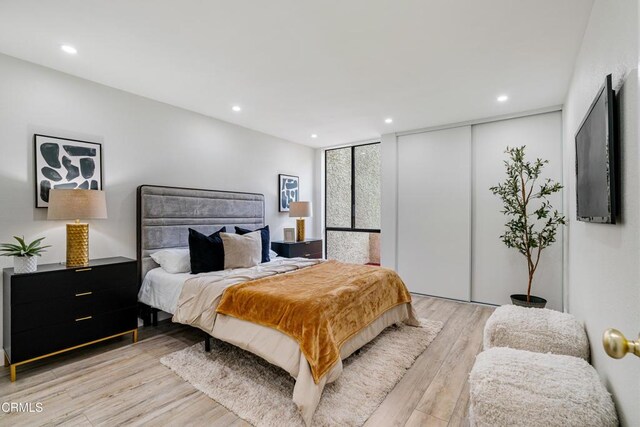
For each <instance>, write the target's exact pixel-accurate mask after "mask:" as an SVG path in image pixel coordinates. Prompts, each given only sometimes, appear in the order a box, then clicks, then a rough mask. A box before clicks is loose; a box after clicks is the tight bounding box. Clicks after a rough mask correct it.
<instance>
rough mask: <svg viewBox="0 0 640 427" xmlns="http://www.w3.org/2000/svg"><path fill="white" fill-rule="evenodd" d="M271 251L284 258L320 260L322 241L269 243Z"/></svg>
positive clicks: (306, 240) (307, 240)
mask: <svg viewBox="0 0 640 427" xmlns="http://www.w3.org/2000/svg"><path fill="white" fill-rule="evenodd" d="M271 249H272V250H274V251H276V252H277V253H278V255H280V256H281V257H285V258H322V239H305V240H303V241H302V242H283V241H281V240H280V241H275V242H271Z"/></svg>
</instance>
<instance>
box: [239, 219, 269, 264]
mask: <svg viewBox="0 0 640 427" xmlns="http://www.w3.org/2000/svg"><path fill="white" fill-rule="evenodd" d="M254 231H259V232H260V237H262V261H260V262H269V261H271V258H270V257H269V249H271V248H270V247H269V244H270V243H271V238H270V237H269V226H268V225H265V226H264V227H262V228H258V229H257V230H247V229H246V228H241V227H236V234H239V235H241V236H242V235H244V234H247V233H253V232H254Z"/></svg>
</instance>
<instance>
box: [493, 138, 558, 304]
mask: <svg viewBox="0 0 640 427" xmlns="http://www.w3.org/2000/svg"><path fill="white" fill-rule="evenodd" d="M525 148H526V147H525V146H522V147H518V148H509V147H507V149H506V151H505V153H506V154H508V155H509V160H505V162H504V165H505V168H506V172H507V178H506V179H505V181H504V182H502V183H500V184H498V185H497V186H495V187H491V188H490V190H491V192H492V193H493V194H495V195H497V196H499V197H500V198H501V199H502V203H503V204H504V209H503V210H502V213H503V214H505V215H506V216H507V218H508V220H507V223H506V224H505V227H506V231H505V233H504V234H503V235H502V236H500V239H501V240H502V242H503V243H504V244H505V245H506V246H507V247H508V248H515V249H517V250H518V252H520V253H521V254H522V255H524V256H525V258H527V267H528V269H529V283H528V286H527V301H529V300H530V298H531V283H532V282H533V275H534V274H535V272H536V269H537V268H538V263H539V262H540V254H541V253H542V250H543V249H545V248H547V247H549V246H551V244H553V242H555V241H556V232H557V231H558V227H559V226H560V225H564V224H565V217H564V216H563V215H561V214H560V213H558V211H557V210H552V207H551V203H550V202H549V200H548V199H547V198H548V197H549V196H551V195H552V194H554V193H557V192H558V191H560V190H561V189H562V185H560V184H558V183H557V182H553V181H552V180H550V179H546V180H545V181H544V182H543V183H542V184H539V185H538V186H537V187H536V181H537V179H538V178H539V177H540V174H541V173H542V168H543V167H544V165H546V164H547V163H549V161H548V160H542V159H536V161H535V162H533V163H531V162H528V161H526V160H525V153H524V152H525Z"/></svg>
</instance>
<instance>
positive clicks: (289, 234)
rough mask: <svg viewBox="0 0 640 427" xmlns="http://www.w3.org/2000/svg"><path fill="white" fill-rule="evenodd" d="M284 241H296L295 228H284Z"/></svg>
mask: <svg viewBox="0 0 640 427" xmlns="http://www.w3.org/2000/svg"><path fill="white" fill-rule="evenodd" d="M284 241H285V242H295V241H296V229H295V228H285V229H284Z"/></svg>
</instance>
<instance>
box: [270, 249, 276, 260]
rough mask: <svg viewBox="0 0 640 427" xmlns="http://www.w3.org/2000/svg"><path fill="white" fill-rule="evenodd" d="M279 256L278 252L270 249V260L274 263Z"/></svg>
mask: <svg viewBox="0 0 640 427" xmlns="http://www.w3.org/2000/svg"><path fill="white" fill-rule="evenodd" d="M277 256H278V252H276V251H274V250H273V249H269V259H271V260H272V261H273V259H275V258H276V257H277Z"/></svg>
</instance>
